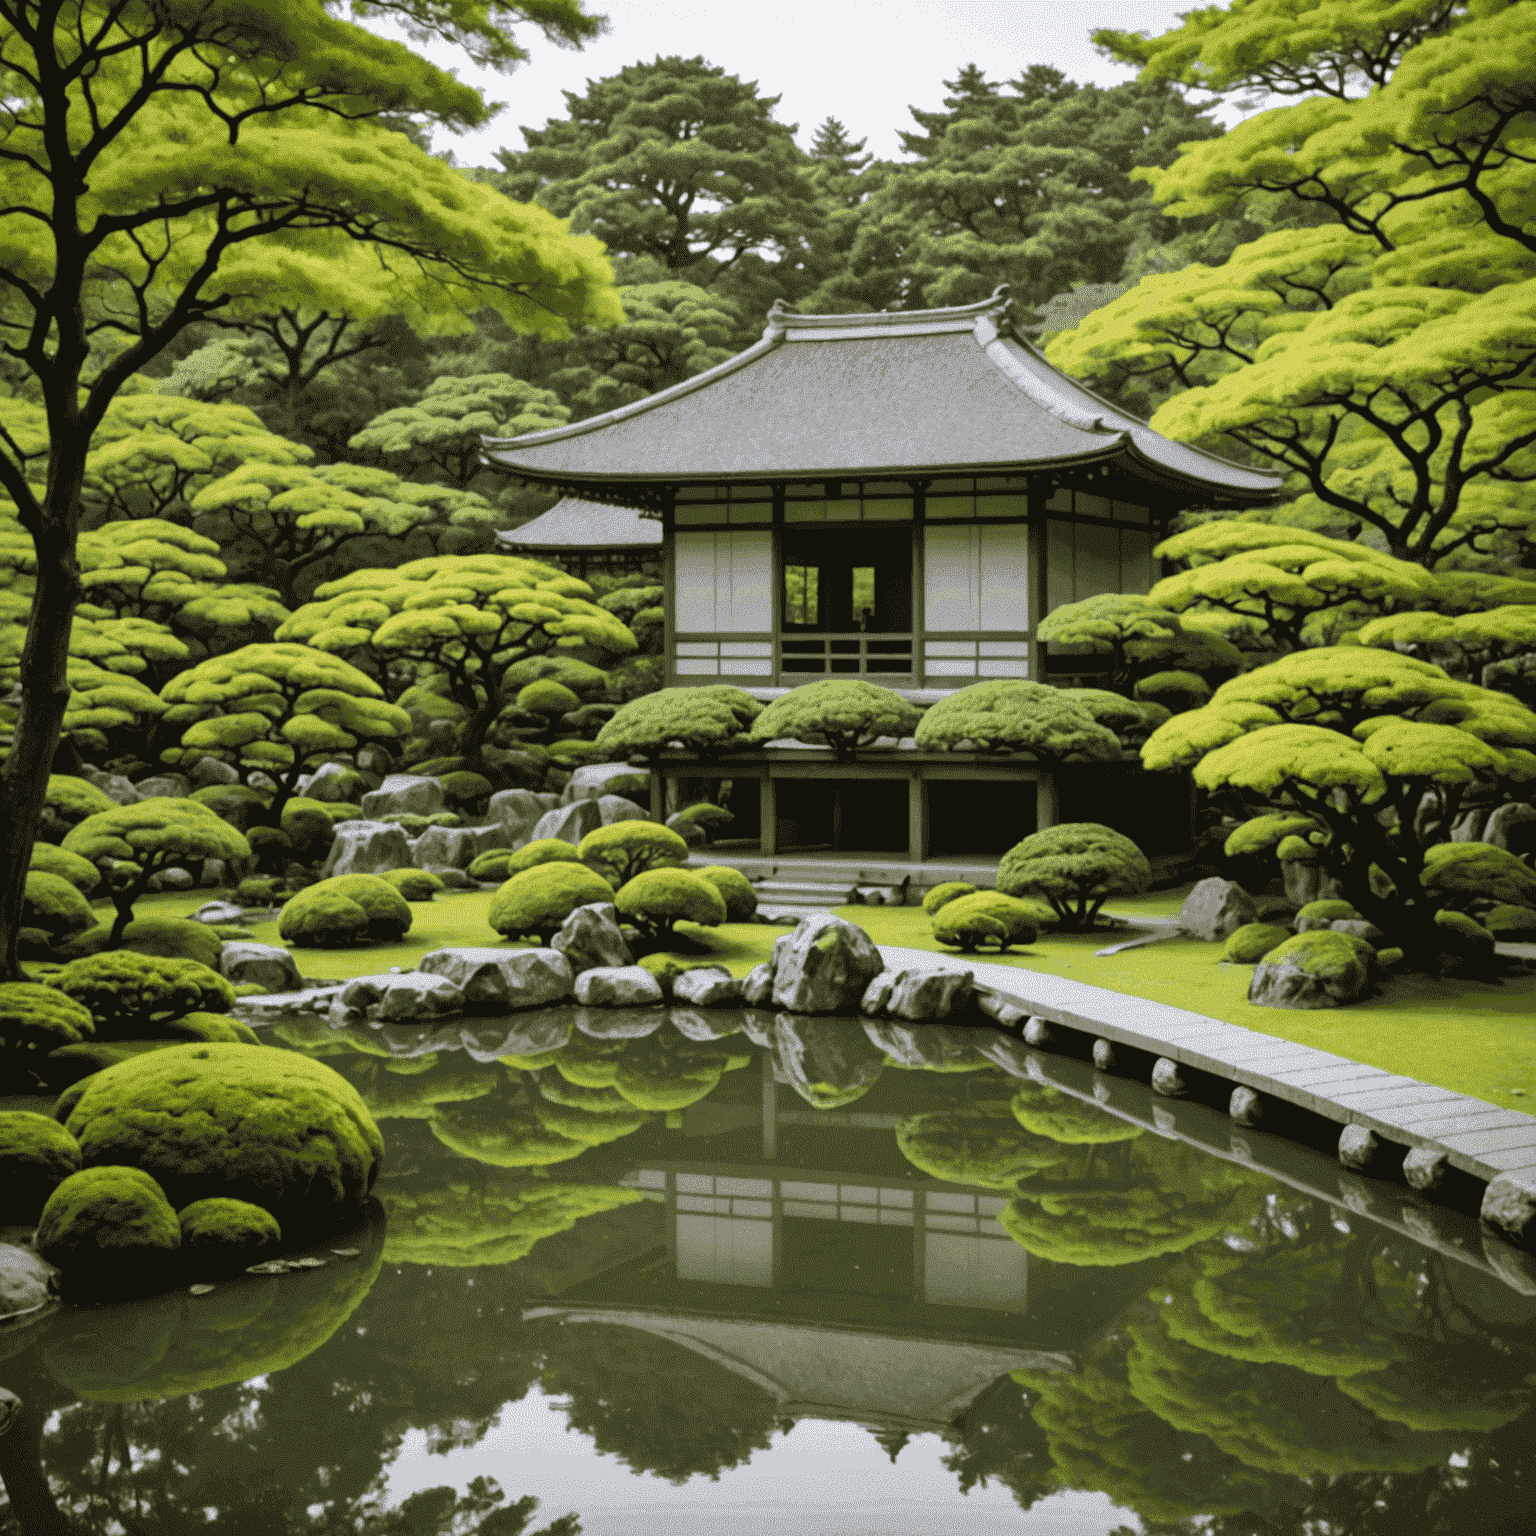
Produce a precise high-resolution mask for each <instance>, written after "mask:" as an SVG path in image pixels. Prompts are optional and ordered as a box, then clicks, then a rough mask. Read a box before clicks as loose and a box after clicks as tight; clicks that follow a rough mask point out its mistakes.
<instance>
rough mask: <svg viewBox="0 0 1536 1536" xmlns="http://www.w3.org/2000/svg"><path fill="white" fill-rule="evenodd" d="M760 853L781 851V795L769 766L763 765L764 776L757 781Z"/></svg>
mask: <svg viewBox="0 0 1536 1536" xmlns="http://www.w3.org/2000/svg"><path fill="white" fill-rule="evenodd" d="M757 808H758V810H757V814H758V834H757V847H758V852H759V853H763V854H770V853H777V852H778V851H779V795H778V785H777V784H775V783H774V780H773V775H772V773H770V772H769V770H768V765H767V764H766V763H765V764H764V765H763V776H762V778H760V779H759V780H758V781H757Z"/></svg>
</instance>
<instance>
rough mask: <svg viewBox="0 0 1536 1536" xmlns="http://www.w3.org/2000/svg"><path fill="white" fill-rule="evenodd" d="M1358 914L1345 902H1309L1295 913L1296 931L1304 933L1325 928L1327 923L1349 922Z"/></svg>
mask: <svg viewBox="0 0 1536 1536" xmlns="http://www.w3.org/2000/svg"><path fill="white" fill-rule="evenodd" d="M1359 916H1360V914H1359V913H1358V912H1357V911H1355V909H1354V907H1353V906H1351V905H1350V903H1349V902H1347V901H1309V902H1308V903H1307V904H1306V905H1305V906H1304V907H1300V908H1298V910H1297V912H1296V918H1295V922H1296V930H1297V932H1298V933H1306V932H1308V931H1309V930H1311V929H1315V928H1326V927H1327V926H1328V924H1329V923H1341V922H1351V921H1354V920H1355V919H1357V918H1358V917H1359Z"/></svg>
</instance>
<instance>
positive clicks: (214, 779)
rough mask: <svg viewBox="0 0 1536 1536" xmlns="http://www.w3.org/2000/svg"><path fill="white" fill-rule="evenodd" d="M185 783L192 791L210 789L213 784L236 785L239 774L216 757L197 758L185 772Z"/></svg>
mask: <svg viewBox="0 0 1536 1536" xmlns="http://www.w3.org/2000/svg"><path fill="white" fill-rule="evenodd" d="M187 782H188V783H189V784H190V785H191V786H192V788H193V789H211V788H212V787H213V786H214V785H215V784H238V783H239V782H240V772H239V770H238V769H237V768H232V767H230V765H229V764H228V763H221V762H220V761H219V759H218V758H216V757H203V758H199V759H198V760H197V762H195V763H193V765H192V766H191V768H189V769H188V770H187Z"/></svg>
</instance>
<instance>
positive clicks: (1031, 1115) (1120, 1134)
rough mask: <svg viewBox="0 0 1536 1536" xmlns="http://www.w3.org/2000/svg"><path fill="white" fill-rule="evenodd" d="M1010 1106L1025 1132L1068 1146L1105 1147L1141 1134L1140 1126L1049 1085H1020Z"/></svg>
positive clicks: (1133, 1138)
mask: <svg viewBox="0 0 1536 1536" xmlns="http://www.w3.org/2000/svg"><path fill="white" fill-rule="evenodd" d="M1008 1107H1009V1109H1010V1110H1011V1111H1012V1113H1013V1118H1014V1119H1015V1120H1017V1121H1018V1122H1019V1124H1020V1125H1022V1126H1023V1127H1024V1129H1025V1130H1026V1131H1029V1132H1030V1133H1031V1134H1033V1135H1035V1136H1044V1137H1047V1138H1048V1139H1049V1140H1051V1141H1056V1142H1061V1143H1063V1144H1064V1145H1067V1146H1081V1145H1087V1146H1103V1145H1106V1144H1107V1143H1109V1142H1114V1141H1134V1140H1135V1139H1136V1137H1138V1136H1140V1135H1141V1127H1140V1126H1139V1125H1132V1124H1131V1123H1130V1122H1129V1121H1128V1120H1121V1119H1118V1118H1117V1117H1116V1116H1114V1115H1112V1114H1110V1113H1109V1111H1108V1110H1104V1109H1100V1108H1099V1106H1098V1105H1097V1104H1085V1103H1084V1102H1083V1100H1081V1099H1075V1098H1073V1097H1072V1095H1071V1094H1070V1093H1065V1092H1063V1091H1062V1090H1061V1089H1060V1088H1053V1087H1052V1086H1051V1085H1050V1084H1049V1083H1034V1082H1028V1083H1023V1084H1021V1085H1020V1087H1019V1088H1018V1090H1017V1091H1016V1092H1015V1093H1014V1096H1013V1098H1012V1100H1011V1101H1010V1102H1009V1106H1008Z"/></svg>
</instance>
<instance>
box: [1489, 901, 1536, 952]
mask: <svg viewBox="0 0 1536 1536" xmlns="http://www.w3.org/2000/svg"><path fill="white" fill-rule="evenodd" d="M1483 927H1484V928H1486V929H1487V930H1488V932H1489V933H1491V934H1492V935H1493V937H1494V939H1495V940H1496V941H1497V942H1498V943H1500V944H1530V943H1533V942H1536V912H1533V911H1532V910H1531V908H1529V907H1523V906H1511V905H1508V904H1506V903H1500V905H1498V906H1496V907H1494V908H1493V909H1492V910H1491V911H1489V912H1485V913H1484V914H1483Z"/></svg>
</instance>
